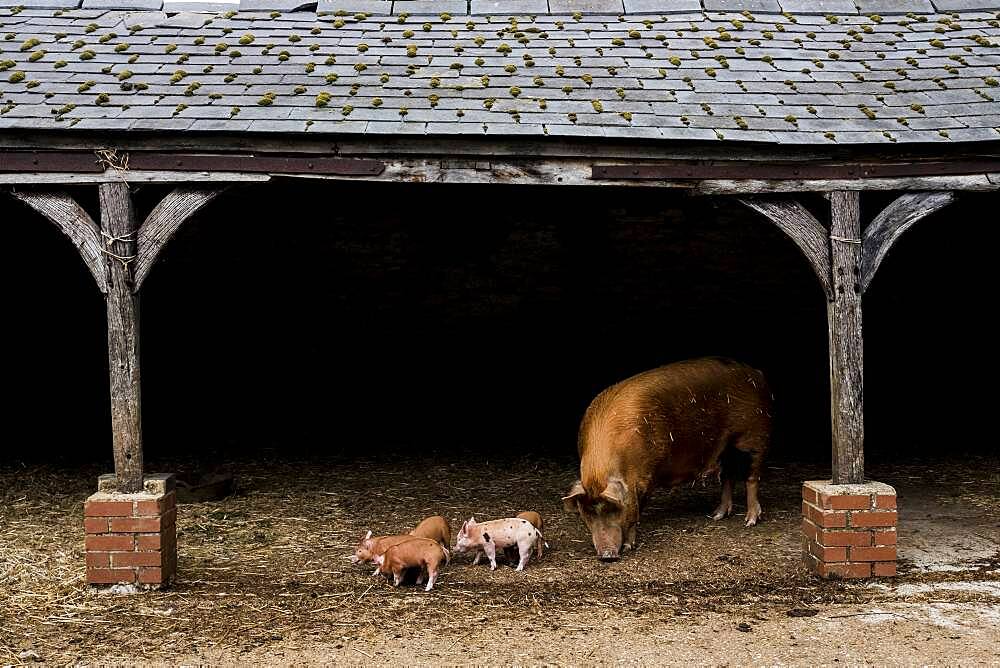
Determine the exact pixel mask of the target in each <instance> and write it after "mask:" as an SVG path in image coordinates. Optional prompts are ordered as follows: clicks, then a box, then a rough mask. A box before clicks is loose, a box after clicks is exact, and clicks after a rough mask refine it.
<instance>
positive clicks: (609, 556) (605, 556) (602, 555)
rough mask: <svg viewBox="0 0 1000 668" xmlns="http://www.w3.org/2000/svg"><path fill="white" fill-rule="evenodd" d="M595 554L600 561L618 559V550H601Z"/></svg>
mask: <svg viewBox="0 0 1000 668" xmlns="http://www.w3.org/2000/svg"><path fill="white" fill-rule="evenodd" d="M597 554H598V558H599V559H600V560H601V561H618V559H620V557H619V556H618V550H601V551H599V552H598V553H597Z"/></svg>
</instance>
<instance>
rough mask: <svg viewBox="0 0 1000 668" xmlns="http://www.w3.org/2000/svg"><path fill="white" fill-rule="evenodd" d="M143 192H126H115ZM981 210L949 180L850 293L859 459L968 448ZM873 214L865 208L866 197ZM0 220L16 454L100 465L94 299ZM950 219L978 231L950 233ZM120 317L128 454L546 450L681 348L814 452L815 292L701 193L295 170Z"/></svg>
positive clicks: (216, 224) (765, 235) (819, 302)
mask: <svg viewBox="0 0 1000 668" xmlns="http://www.w3.org/2000/svg"><path fill="white" fill-rule="evenodd" d="M161 194H162V193H161V192H160V191H159V190H158V189H155V188H147V189H145V190H144V191H143V192H141V193H140V195H139V202H140V207H142V208H147V207H149V206H151V202H153V201H155V199H156V197H158V196H160V195H161ZM991 203H992V204H994V205H995V203H996V198H995V196H993V195H989V196H983V195H965V196H963V197H962V201H961V203H960V204H959V205H956V206H953V207H952V208H950V209H946V210H945V212H943V213H942V214H939V215H937V216H935V217H934V219H932V220H929V221H925V222H924V223H921V224H919V225H917V226H916V227H915V228H914V229H913V230H912V231H911V232H909V233H908V234H907V236H905V237H904V238H903V240H902V241H901V242H900V244H899V246H898V247H897V248H896V249H895V250H894V252H893V253H891V254H890V255H889V257H888V258H887V260H886V261H885V263H884V264H883V267H882V269H881V271H880V274H879V276H878V277H877V279H876V280H875V282H874V283H873V284H872V287H871V290H870V292H869V295H868V296H867V297H866V303H865V315H866V332H865V334H866V365H867V369H866V371H867V373H866V401H867V407H868V452H869V453H870V456H873V457H878V456H887V455H889V454H891V453H893V452H896V451H901V452H902V451H906V452H908V451H926V450H927V449H929V448H933V447H939V446H940V445H942V444H943V445H946V446H947V447H948V448H949V449H955V448H967V449H969V450H973V449H980V450H983V449H986V448H992V447H994V446H993V444H992V442H991V441H989V440H988V439H987V438H986V436H984V435H983V434H985V429H984V427H985V424H986V422H985V419H984V418H983V417H980V416H985V415H988V413H986V408H987V406H988V403H987V402H988V401H989V400H990V397H989V395H988V394H986V393H984V392H983V391H981V390H973V382H975V381H976V380H977V379H978V378H980V377H981V376H987V377H988V376H989V375H990V374H991V373H994V372H995V371H996V370H997V367H998V365H997V363H996V362H995V361H994V360H993V358H992V355H991V352H990V349H989V348H988V347H987V344H988V343H990V342H991V341H992V339H991V338H989V337H990V332H988V331H985V329H984V328H985V325H984V324H983V313H984V312H985V309H984V306H987V305H989V304H990V303H991V300H990V299H989V298H988V295H989V294H990V287H991V284H990V280H989V279H990V278H991V276H990V272H988V271H987V269H988V268H989V267H990V264H989V258H988V257H987V254H988V248H989V246H990V243H989V242H990V241H995V240H996V236H997V233H996V231H995V229H994V228H993V227H992V226H989V225H988V224H987V221H988V220H989V219H988V218H984V217H983V214H984V213H985V212H987V211H988V210H989V205H990V204H991ZM881 204H884V201H883V200H882V199H880V198H878V197H872V198H868V199H866V201H865V205H866V206H865V208H866V212H865V213H866V215H867V216H870V215H873V213H874V209H875V207H877V206H879V205H881ZM810 205H811V206H813V207H814V208H815V209H816V210H818V211H819V210H822V207H823V205H822V202H820V201H819V200H818V199H815V200H811V201H810ZM868 209H872V210H871V211H869V210H868ZM0 217H2V218H3V219H4V220H5V221H6V223H7V224H6V225H5V227H6V228H8V229H9V233H10V235H11V236H9V237H8V243H9V244H10V247H11V248H12V249H14V252H12V253H8V254H7V262H6V263H4V265H3V268H2V270H0V271H3V274H2V276H3V278H4V279H6V280H5V281H4V284H5V285H7V286H8V292H9V300H8V303H9V304H10V305H11V310H10V311H9V313H10V315H11V316H12V317H10V319H9V320H8V322H9V323H10V324H9V325H8V329H9V333H10V334H11V335H12V336H10V337H8V338H9V339H10V340H11V343H9V344H8V351H9V354H8V360H7V365H6V366H7V367H8V373H7V374H5V375H6V376H7V378H8V383H9V385H10V386H11V387H12V388H13V389H14V390H15V392H14V394H15V399H14V400H13V401H12V402H11V405H10V406H9V408H10V411H11V412H10V416H11V418H10V419H12V420H14V421H17V422H20V423H21V424H24V425H25V426H26V427H28V433H30V434H31V436H30V439H31V441H32V442H33V443H35V444H37V445H53V446H54V447H55V448H56V449H57V450H61V451H63V452H65V453H67V454H75V455H79V456H87V457H93V456H101V457H107V456H108V455H109V453H110V444H109V433H108V417H107V406H106V403H107V401H106V396H107V381H106V371H105V368H106V364H107V363H106V360H105V357H104V356H105V348H104V336H103V331H104V321H103V318H104V314H103V305H102V302H101V300H100V298H99V296H98V294H97V292H96V289H95V288H94V287H93V285H92V283H91V279H90V277H89V275H88V274H87V272H86V270H85V268H84V267H83V265H82V263H81V262H80V261H79V260H78V259H77V258H76V257H75V251H74V250H73V249H72V248H71V247H70V246H69V244H68V243H66V242H64V240H63V239H62V238H61V237H60V236H59V233H58V232H57V231H56V230H55V229H54V228H53V227H52V226H51V225H49V224H46V223H45V222H44V221H42V220H40V219H37V218H35V217H34V216H33V215H32V214H30V213H29V212H28V211H27V210H26V209H24V208H23V207H22V206H20V205H19V204H17V203H14V202H12V201H10V200H8V201H4V202H3V203H2V204H0ZM949 232H955V233H962V234H963V235H965V236H966V237H968V236H973V237H976V238H977V239H978V241H977V242H976V243H972V244H968V243H966V244H958V243H954V244H952V243H949V240H948V236H947V235H948V233H949ZM25 249H31V250H30V252H24V251H25ZM938 255H940V256H941V260H942V261H941V262H937V261H935V260H934V258H935V256H938ZM929 266H933V270H931V269H928V268H927V267H929ZM142 309H143V310H142V316H143V340H142V345H143V376H144V390H143V391H144V396H143V402H144V419H145V425H144V426H145V434H146V439H147V448H148V451H149V455H150V456H151V457H156V456H157V455H158V454H164V453H167V452H171V451H176V450H181V451H190V452H201V451H206V449H208V450H218V449H222V450H229V451H236V452H247V453H248V454H252V452H253V451H256V450H259V449H261V448H268V447H275V446H277V447H281V448H283V449H286V450H287V451H289V452H292V451H307V452H316V453H322V452H330V451H334V450H336V451H348V452H351V451H365V452H371V451H373V450H376V449H379V448H385V447H393V448H396V447H404V448H405V447H415V448H421V449H424V448H434V449H441V450H447V451H450V452H455V453H462V452H468V453H473V454H478V455H483V454H486V453H487V452H490V451H495V450H498V449H499V450H503V451H506V452H528V451H535V452H545V453H549V454H555V453H560V452H571V451H572V450H573V448H574V447H575V430H576V424H577V421H578V420H579V417H580V415H581V413H582V411H583V409H584V408H585V407H586V405H587V402H588V401H589V400H590V398H592V396H593V395H594V394H595V393H596V392H597V391H599V390H600V389H601V388H602V387H604V386H606V385H607V384H609V383H611V382H614V381H615V380H618V379H620V378H622V377H625V376H627V375H629V374H631V373H634V372H636V371H639V370H641V369H645V368H649V367H652V366H655V365H658V364H662V363H665V362H669V361H672V360H676V359H681V358H686V357H692V356H698V355H706V354H722V355H729V356H732V357H736V358H738V359H742V360H745V361H747V362H750V363H752V364H754V365H756V366H758V367H759V368H762V369H764V370H765V372H766V373H767V374H768V376H769V378H770V380H771V384H772V386H773V390H774V394H775V395H776V398H777V402H778V403H777V411H778V418H779V422H778V433H777V434H776V437H775V445H774V448H775V452H776V455H777V456H779V457H785V458H793V459H821V460H823V459H826V458H828V456H829V454H828V453H829V435H828V434H829V416H828V411H829V408H828V399H827V392H828V390H827V385H828V371H827V354H826V342H827V339H826V315H825V304H824V301H823V297H822V293H821V291H820V288H819V287H818V284H817V282H816V280H815V278H814V277H813V276H812V274H811V272H810V269H809V268H808V266H807V264H806V263H805V261H804V260H803V259H802V258H801V257H800V256H799V254H798V251H797V250H796V249H795V247H794V246H793V245H792V244H791V242H789V241H788V240H787V239H785V238H784V237H783V236H782V235H781V234H780V233H779V232H777V231H776V230H775V229H773V228H772V227H771V226H770V225H769V224H768V223H766V222H764V221H762V220H760V219H758V218H757V217H756V216H755V215H754V214H752V213H750V212H748V211H745V210H743V209H742V208H741V207H740V206H739V205H738V204H736V203H734V202H732V201H729V200H725V199H721V198H689V197H684V196H681V195H677V194H673V193H670V192H665V191H655V192H654V191H630V190H627V189H620V190H616V189H604V188H602V189H593V190H591V189H578V188H566V187H562V188H519V187H513V186H493V187H480V186H439V185H381V184H338V183H332V182H331V183H316V182H304V181H292V182H285V183H278V184H271V185H267V186H253V187H248V188H241V189H236V190H233V191H231V192H230V193H227V194H226V195H224V196H223V197H221V198H220V199H218V200H216V202H214V203H213V204H212V205H211V206H209V207H208V208H206V209H205V210H204V211H203V212H202V213H201V214H199V215H198V216H197V217H196V219H195V220H193V221H192V222H191V223H190V224H189V225H188V226H187V227H185V228H184V229H183V230H182V231H181V233H180V234H179V235H178V237H177V238H176V239H175V240H174V241H173V242H172V243H171V245H170V246H169V247H168V249H167V252H166V255H165V257H164V259H163V261H162V262H161V263H160V264H159V265H157V266H156V267H155V268H154V270H153V272H152V273H151V274H150V276H149V279H148V281H147V283H146V286H145V287H144V290H143V304H142ZM963 353H965V354H964V355H963ZM977 434H978V435H977ZM5 440H6V439H5ZM17 447H18V448H20V444H18V446H17Z"/></svg>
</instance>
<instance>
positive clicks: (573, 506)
mask: <svg viewBox="0 0 1000 668" xmlns="http://www.w3.org/2000/svg"><path fill="white" fill-rule="evenodd" d="M586 495H587V491H586V490H585V489H584V488H583V483H582V482H580V481H579V480H577V481H576V482H575V483H573V486H572V487H571V488H570V490H569V492H567V494H566V496H564V497H563V498H562V502H563V508H565V509H566V512H568V513H575V512H576V511H577V510H578V509H579V507H580V499H581V498H582V497H584V496H586Z"/></svg>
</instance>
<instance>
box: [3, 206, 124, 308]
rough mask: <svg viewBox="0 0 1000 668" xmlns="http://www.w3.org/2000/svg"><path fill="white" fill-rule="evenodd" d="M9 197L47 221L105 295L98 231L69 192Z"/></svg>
mask: <svg viewBox="0 0 1000 668" xmlns="http://www.w3.org/2000/svg"><path fill="white" fill-rule="evenodd" d="M12 194H13V195H14V197H16V198H17V199H19V200H21V201H22V202H24V203H25V204H27V205H28V206H30V207H31V208H32V209H34V210H35V211H37V212H38V213H40V214H42V215H43V216H45V217H46V218H48V219H49V220H50V221H51V222H53V223H54V224H55V225H56V227H58V228H59V229H60V230H61V231H62V233H63V234H65V235H66V236H67V237H69V240H70V241H72V242H73V245H74V246H76V249H77V251H79V253H80V257H81V258H83V263H84V264H86V265H87V269H89V270H90V273H91V274H92V275H93V277H94V280H95V281H96V282H97V287H98V289H99V290H100V291H101V292H102V293H104V294H107V292H108V276H107V268H106V266H105V264H104V254H103V253H102V251H101V248H102V247H101V230H100V228H98V227H97V224H96V223H94V221H93V220H91V218H90V216H89V215H88V214H87V212H86V211H84V210H83V207H81V206H80V205H79V204H78V203H77V201H76V200H75V199H73V198H72V197H71V196H70V194H69V193H66V192H62V191H24V192H14V193H12Z"/></svg>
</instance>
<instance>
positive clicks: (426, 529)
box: [410, 515, 451, 549]
mask: <svg viewBox="0 0 1000 668" xmlns="http://www.w3.org/2000/svg"><path fill="white" fill-rule="evenodd" d="M410 535H411V536H417V537H418V538H430V539H431V540H436V541H437V542H439V543H441V547H443V548H446V549H447V548H448V547H449V546H450V545H451V527H450V526H448V520H446V519H445V518H443V517H441V516H440V515H432V516H430V517H428V518H427V519H425V520H424V521H422V522H421V523H420V524H418V525H417V527H416V528H415V529H414V530H413V531H411V532H410Z"/></svg>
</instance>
